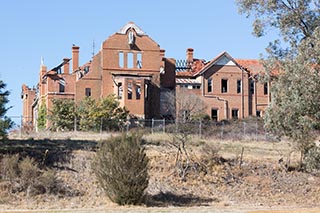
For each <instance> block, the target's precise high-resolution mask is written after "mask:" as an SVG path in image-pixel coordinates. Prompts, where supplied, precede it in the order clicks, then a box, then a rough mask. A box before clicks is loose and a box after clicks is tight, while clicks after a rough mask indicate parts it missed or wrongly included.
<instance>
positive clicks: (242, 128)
mask: <svg viewBox="0 0 320 213" xmlns="http://www.w3.org/2000/svg"><path fill="white" fill-rule="evenodd" d="M10 118H11V119H12V120H14V121H15V123H16V125H15V127H14V129H15V130H16V131H19V134H20V135H22V134H24V133H28V132H34V131H35V130H34V129H35V128H34V127H33V126H32V125H31V124H26V123H24V125H22V124H23V123H22V122H23V120H27V118H24V117H22V116H11V117H10ZM86 122H87V123H86ZM93 124H94V125H93ZM90 125H91V126H90ZM66 126H68V128H65V129H64V128H60V129H58V131H74V132H78V131H80V132H89V131H90V132H97V133H99V132H100V134H102V133H104V132H111V131H127V132H128V131H131V130H135V129H143V130H144V131H145V132H149V133H151V134H155V133H187V134H193V135H198V136H199V137H201V138H202V137H215V138H221V139H250V140H268V135H267V134H266V133H265V130H264V127H263V122H262V121H261V120H260V119H256V118H251V119H244V120H231V121H221V122H215V121H212V120H200V121H185V122H179V121H176V120H166V119H129V120H111V119H104V118H101V119H100V121H99V122H93V123H90V121H87V120H85V121H81V120H79V119H78V118H76V117H75V118H74V119H72V120H70V121H66ZM115 127H116V128H115ZM49 130H50V128H49Z"/></svg>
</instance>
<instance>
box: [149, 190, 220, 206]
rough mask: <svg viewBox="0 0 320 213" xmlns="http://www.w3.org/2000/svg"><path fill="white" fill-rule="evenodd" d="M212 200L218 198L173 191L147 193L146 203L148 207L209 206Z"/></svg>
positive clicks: (216, 200) (214, 200) (215, 200)
mask: <svg viewBox="0 0 320 213" xmlns="http://www.w3.org/2000/svg"><path fill="white" fill-rule="evenodd" d="M211 202H218V199H217V198H215V199H212V198H201V197H197V196H194V195H192V194H187V195H176V194H174V193H171V192H166V193H163V192H160V193H159V194H156V195H147V199H146V202H145V204H146V205H147V206H148V207H167V206H179V207H184V206H185V207H188V206H208V205H209V203H211Z"/></svg>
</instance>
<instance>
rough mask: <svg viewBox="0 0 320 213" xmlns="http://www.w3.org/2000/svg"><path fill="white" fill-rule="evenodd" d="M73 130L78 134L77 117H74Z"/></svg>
mask: <svg viewBox="0 0 320 213" xmlns="http://www.w3.org/2000/svg"><path fill="white" fill-rule="evenodd" d="M73 128H74V129H73V130H74V131H75V132H76V131H77V116H74V123H73Z"/></svg>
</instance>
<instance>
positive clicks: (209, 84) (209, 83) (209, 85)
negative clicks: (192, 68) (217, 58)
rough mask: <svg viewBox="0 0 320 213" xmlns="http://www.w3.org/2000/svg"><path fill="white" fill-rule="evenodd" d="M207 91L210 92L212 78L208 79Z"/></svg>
mask: <svg viewBox="0 0 320 213" xmlns="http://www.w3.org/2000/svg"><path fill="white" fill-rule="evenodd" d="M208 92H212V78H209V79H208Z"/></svg>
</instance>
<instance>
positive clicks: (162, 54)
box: [160, 49, 166, 58]
mask: <svg viewBox="0 0 320 213" xmlns="http://www.w3.org/2000/svg"><path fill="white" fill-rule="evenodd" d="M165 52H166V51H165V50H164V49H161V50H160V57H161V58H164V55H165Z"/></svg>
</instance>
